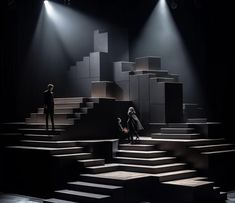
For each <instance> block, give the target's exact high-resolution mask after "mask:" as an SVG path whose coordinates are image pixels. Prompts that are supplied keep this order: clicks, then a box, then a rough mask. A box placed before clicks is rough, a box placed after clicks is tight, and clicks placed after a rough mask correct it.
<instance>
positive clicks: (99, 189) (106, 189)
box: [68, 181, 123, 194]
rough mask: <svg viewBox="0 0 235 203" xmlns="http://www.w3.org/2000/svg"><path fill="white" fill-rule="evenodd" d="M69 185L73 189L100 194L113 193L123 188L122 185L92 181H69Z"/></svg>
mask: <svg viewBox="0 0 235 203" xmlns="http://www.w3.org/2000/svg"><path fill="white" fill-rule="evenodd" d="M68 185H69V188H70V189H72V190H76V191H84V192H93V193H98V194H112V193H113V192H114V191H116V190H120V189H122V188H123V187H122V186H116V185H107V184H100V183H92V182H86V181H76V182H69V183H68Z"/></svg>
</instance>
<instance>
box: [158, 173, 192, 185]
mask: <svg viewBox="0 0 235 203" xmlns="http://www.w3.org/2000/svg"><path fill="white" fill-rule="evenodd" d="M195 175H196V171H195V170H178V171H171V172H166V173H159V174H155V175H154V176H157V177H158V178H159V180H160V182H166V181H172V180H177V179H184V178H191V177H194V176H195Z"/></svg>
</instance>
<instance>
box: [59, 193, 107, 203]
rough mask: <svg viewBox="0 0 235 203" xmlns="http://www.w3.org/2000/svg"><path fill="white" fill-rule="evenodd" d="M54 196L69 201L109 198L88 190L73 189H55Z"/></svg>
mask: <svg viewBox="0 0 235 203" xmlns="http://www.w3.org/2000/svg"><path fill="white" fill-rule="evenodd" d="M55 195H56V197H59V198H62V199H66V200H70V201H87V202H88V201H97V202H99V201H100V202H103V201H102V200H108V199H110V196H109V195H103V194H95V193H90V192H81V191H74V190H57V191H55Z"/></svg>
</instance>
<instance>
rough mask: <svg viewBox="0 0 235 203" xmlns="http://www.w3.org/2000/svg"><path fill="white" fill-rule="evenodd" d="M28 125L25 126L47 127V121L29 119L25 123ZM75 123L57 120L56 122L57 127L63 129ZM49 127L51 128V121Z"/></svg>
mask: <svg viewBox="0 0 235 203" xmlns="http://www.w3.org/2000/svg"><path fill="white" fill-rule="evenodd" d="M25 125H26V126H25V127H28V128H45V127H46V123H45V121H43V122H31V121H28V122H26V124H25ZM71 125H73V122H67V123H65V122H56V123H55V128H56V129H63V128H66V127H68V126H71ZM49 128H50V129H51V123H49Z"/></svg>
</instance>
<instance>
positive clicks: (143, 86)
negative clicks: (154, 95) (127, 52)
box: [138, 74, 150, 103]
mask: <svg viewBox="0 0 235 203" xmlns="http://www.w3.org/2000/svg"><path fill="white" fill-rule="evenodd" d="M138 80H139V101H140V102H148V103H149V99H150V94H149V75H148V74H144V75H139V76H138Z"/></svg>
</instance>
